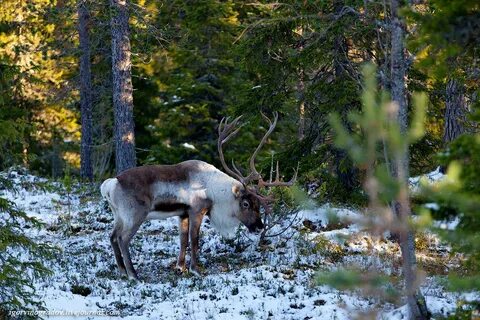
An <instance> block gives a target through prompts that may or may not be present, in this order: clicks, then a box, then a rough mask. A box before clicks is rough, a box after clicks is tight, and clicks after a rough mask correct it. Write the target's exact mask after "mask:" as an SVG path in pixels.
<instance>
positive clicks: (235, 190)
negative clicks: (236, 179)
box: [232, 184, 240, 199]
mask: <svg viewBox="0 0 480 320" xmlns="http://www.w3.org/2000/svg"><path fill="white" fill-rule="evenodd" d="M232 193H233V195H234V196H235V199H238V198H239V197H240V186H239V185H236V184H234V185H233V186H232Z"/></svg>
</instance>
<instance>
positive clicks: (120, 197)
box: [100, 113, 298, 279]
mask: <svg viewBox="0 0 480 320" xmlns="http://www.w3.org/2000/svg"><path fill="white" fill-rule="evenodd" d="M262 116H263V117H264V118H265V119H266V120H267V121H268V123H269V125H270V127H269V129H268V131H267V132H266V133H265V135H264V136H263V138H262V140H261V141H260V143H259V145H258V146H257V148H256V149H255V151H254V153H253V154H252V156H251V157H250V160H249V164H250V169H251V172H250V174H249V175H247V176H246V177H244V176H243V175H242V173H241V171H240V170H238V169H237V167H236V166H235V164H234V162H233V161H232V166H233V169H230V168H229V167H228V166H227V164H226V162H225V157H224V155H223V145H224V144H225V143H226V142H228V141H229V140H230V139H231V138H232V137H233V136H235V135H236V134H237V133H238V131H239V130H240V128H241V126H238V122H239V120H240V118H241V116H240V117H238V118H236V119H234V120H233V121H232V122H231V123H229V122H228V120H229V119H228V118H226V119H225V118H223V119H222V121H221V122H220V125H219V127H218V134H219V137H218V142H217V147H218V153H219V156H220V161H221V163H222V165H223V168H224V169H225V171H226V173H228V174H225V173H223V172H222V171H220V170H218V169H217V168H215V167H214V166H213V165H210V164H208V163H206V162H203V161H199V160H189V161H185V162H181V163H178V164H175V165H150V166H142V167H137V168H132V169H129V170H126V171H124V172H122V173H120V174H119V175H118V176H117V177H116V178H110V179H107V180H105V181H104V182H103V184H102V185H101V187H100V189H101V193H102V196H103V197H104V198H105V199H106V201H107V202H108V203H109V205H110V208H111V210H112V212H113V215H114V227H113V231H112V233H111V236H110V242H111V245H112V248H113V252H114V255H115V260H116V262H117V266H118V268H119V270H120V273H121V274H122V276H128V278H130V279H138V276H137V273H136V271H135V269H134V267H133V264H132V260H131V258H130V252H129V248H128V247H129V243H130V240H131V239H132V237H133V236H134V235H135V233H136V232H137V230H138V229H139V227H140V225H141V224H142V223H143V222H144V221H146V220H151V219H165V218H168V217H173V216H178V217H179V226H180V253H179V255H178V259H177V263H176V269H177V270H178V271H180V272H184V271H185V270H186V268H185V255H186V251H187V246H188V242H189V239H190V245H191V258H190V266H189V271H190V272H191V273H193V274H194V275H197V276H199V275H200V271H199V268H198V249H199V248H198V247H199V246H198V242H199V232H200V225H201V223H202V220H203V218H204V216H205V215H207V216H209V218H210V221H211V224H212V225H213V227H214V228H215V229H216V230H217V231H218V232H219V233H220V234H222V235H225V236H227V235H229V234H231V233H232V232H233V231H235V229H236V228H237V227H238V225H239V224H240V223H243V224H244V225H245V226H246V227H247V228H248V230H249V231H250V232H259V231H260V230H261V229H263V227H264V225H263V223H262V219H261V216H260V207H261V206H262V207H264V208H265V210H269V204H270V203H271V202H272V201H273V199H271V198H269V197H265V196H262V195H261V194H260V193H259V189H260V188H262V187H271V186H291V185H293V183H294V182H295V180H296V177H297V171H298V170H295V174H294V176H293V177H292V179H291V180H290V181H288V182H283V181H280V178H279V173H278V163H277V176H276V180H275V181H273V182H272V181H268V182H267V181H264V180H263V179H262V176H261V175H260V173H259V172H258V171H257V170H256V168H255V158H256V156H257V154H258V153H259V151H260V149H261V148H262V146H263V145H264V144H265V142H266V141H267V138H268V137H269V135H270V134H271V133H272V131H273V130H274V129H275V126H276V124H277V119H278V114H277V113H275V114H274V120H273V122H272V121H271V120H270V119H269V118H268V117H266V116H265V115H263V114H262ZM253 181H258V186H257V187H252V186H249V184H250V183H251V182H253Z"/></svg>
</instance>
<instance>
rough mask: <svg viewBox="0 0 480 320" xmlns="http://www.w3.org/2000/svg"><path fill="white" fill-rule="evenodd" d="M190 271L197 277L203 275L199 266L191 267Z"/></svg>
mask: <svg viewBox="0 0 480 320" xmlns="http://www.w3.org/2000/svg"><path fill="white" fill-rule="evenodd" d="M188 271H189V272H190V273H191V274H193V275H194V276H196V277H200V276H201V275H202V273H201V272H200V270H199V269H198V267H190V268H189V269H188Z"/></svg>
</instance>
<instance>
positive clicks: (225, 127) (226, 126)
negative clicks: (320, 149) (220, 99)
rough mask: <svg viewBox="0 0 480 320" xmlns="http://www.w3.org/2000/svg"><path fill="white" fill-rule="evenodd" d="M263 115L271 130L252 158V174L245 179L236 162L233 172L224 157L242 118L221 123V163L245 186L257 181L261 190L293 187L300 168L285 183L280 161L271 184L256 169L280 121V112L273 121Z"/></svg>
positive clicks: (250, 161)
mask: <svg viewBox="0 0 480 320" xmlns="http://www.w3.org/2000/svg"><path fill="white" fill-rule="evenodd" d="M261 114H262V117H263V118H264V119H265V120H266V121H267V122H268V123H269V128H268V130H267V132H266V133H265V134H264V136H263V138H262V139H261V140H260V143H259V144H258V146H257V148H256V149H255V151H254V152H253V154H252V156H251V157H250V160H249V165H250V170H251V172H250V173H249V174H248V176H246V177H244V176H243V175H242V173H241V172H240V170H239V169H238V168H237V167H236V166H235V162H234V161H233V160H232V167H233V170H232V169H230V168H229V167H228V166H227V163H226V162H225V157H224V155H223V150H222V147H223V145H224V144H225V143H226V142H228V141H229V140H230V139H231V138H232V137H233V136H235V135H236V134H237V133H238V131H239V130H240V128H241V127H242V125H240V126H239V127H237V125H238V122H239V120H240V118H241V117H242V116H239V117H237V118H235V119H234V120H233V121H232V122H231V123H228V120H229V118H223V119H222V120H221V121H220V124H219V126H218V143H217V147H218V154H219V155H220V161H221V163H222V165H223V168H224V169H225V171H226V172H227V173H228V174H229V175H231V176H233V177H235V178H236V179H238V180H239V181H240V182H241V183H242V184H243V185H245V186H246V185H247V184H249V183H250V182H252V181H255V180H256V181H258V187H259V188H262V187H273V186H284V187H288V186H292V185H293V184H294V183H295V181H296V179H297V173H298V166H297V169H296V170H295V174H294V176H293V177H292V179H291V180H290V181H288V182H284V181H281V180H280V171H279V168H278V161H277V171H276V179H275V181H273V182H272V181H270V182H266V181H264V180H263V178H262V176H261V174H260V173H259V172H258V171H257V169H256V167H255V159H256V157H257V155H258V153H259V152H260V150H261V149H262V147H263V146H264V145H265V143H266V142H267V139H268V137H269V136H270V134H271V133H272V132H273V130H275V127H276V125H277V121H278V112H276V111H275V112H274V113H273V121H272V120H270V118H268V117H267V116H266V115H265V114H263V113H261ZM264 200H267V199H264Z"/></svg>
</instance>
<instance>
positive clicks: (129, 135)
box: [111, 0, 136, 173]
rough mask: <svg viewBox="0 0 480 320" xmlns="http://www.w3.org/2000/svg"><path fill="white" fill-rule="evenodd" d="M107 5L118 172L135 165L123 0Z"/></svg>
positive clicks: (128, 53) (128, 55)
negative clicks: (110, 15) (110, 30)
mask: <svg viewBox="0 0 480 320" xmlns="http://www.w3.org/2000/svg"><path fill="white" fill-rule="evenodd" d="M111 5H112V17H111V28H112V74H113V111H114V118H115V119H114V132H115V166H116V171H117V173H120V172H122V171H124V170H126V169H129V168H132V167H135V165H136V156H135V133H134V126H135V125H134V122H133V86H132V74H131V67H132V63H131V61H130V54H131V53H130V39H129V27H128V7H127V1H126V0H111Z"/></svg>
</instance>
